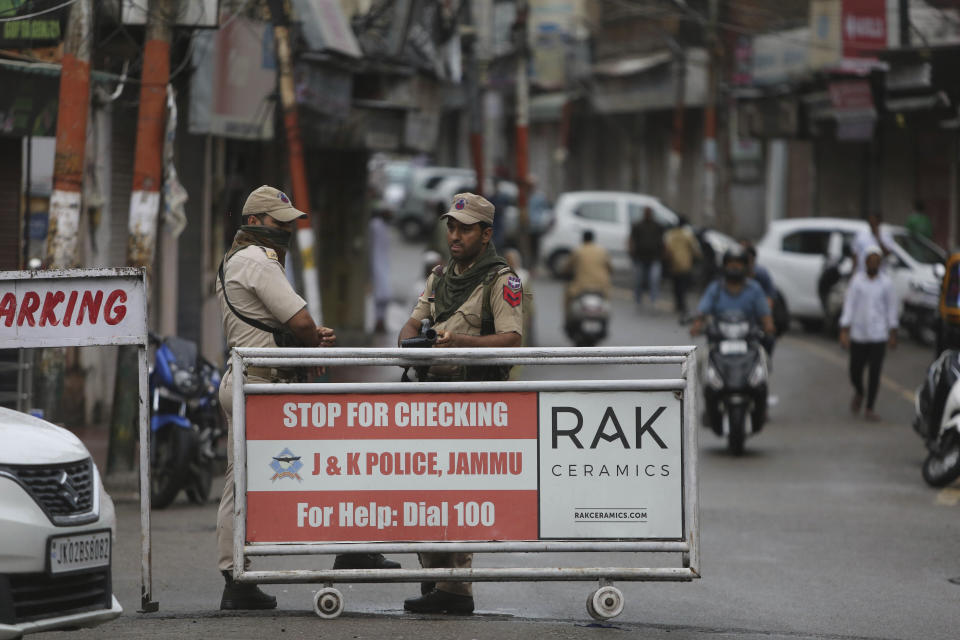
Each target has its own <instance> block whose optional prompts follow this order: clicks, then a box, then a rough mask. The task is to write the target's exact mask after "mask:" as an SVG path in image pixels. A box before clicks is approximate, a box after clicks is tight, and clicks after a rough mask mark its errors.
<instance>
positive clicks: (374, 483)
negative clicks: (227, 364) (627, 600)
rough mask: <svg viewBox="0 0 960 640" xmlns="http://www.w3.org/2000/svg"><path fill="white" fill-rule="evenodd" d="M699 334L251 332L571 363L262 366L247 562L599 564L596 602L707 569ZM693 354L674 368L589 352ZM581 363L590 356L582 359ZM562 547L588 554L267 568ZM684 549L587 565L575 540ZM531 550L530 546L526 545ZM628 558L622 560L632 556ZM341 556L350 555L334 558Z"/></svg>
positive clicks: (335, 600)
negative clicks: (511, 342)
mask: <svg viewBox="0 0 960 640" xmlns="http://www.w3.org/2000/svg"><path fill="white" fill-rule="evenodd" d="M695 362H696V360H695V348H694V347H690V346H676V347H590V348H562V347H546V348H525V349H507V348H490V349H402V348H395V349H351V348H309V349H308V348H303V349H300V348H292V349H277V348H239V349H234V350H233V353H232V356H231V366H232V368H233V371H243V370H245V368H246V367H276V368H282V369H287V370H289V369H290V368H294V367H336V366H345V365H346V366H351V367H354V366H404V367H411V366H412V367H415V368H419V369H421V370H423V369H424V368H426V367H427V366H431V365H439V364H443V365H449V364H468V365H471V366H472V365H476V366H488V365H510V366H516V365H524V366H528V365H529V366H535V365H564V366H565V370H566V371H570V372H571V375H570V376H569V379H567V380H555V379H546V380H506V381H450V382H431V381H424V382H349V383H347V382H344V383H309V382H303V383H301V382H247V381H245V380H244V376H240V375H236V376H234V377H233V402H232V409H233V412H232V416H233V422H232V429H233V434H232V435H233V440H232V442H233V463H234V470H235V474H234V482H235V491H236V493H235V498H236V499H235V501H234V514H233V515H234V520H233V524H234V527H233V579H234V580H236V581H238V582H242V583H258V582H271V583H301V582H303V583H306V582H309V583H326V586H325V587H324V588H322V589H320V590H319V591H317V592H316V593H315V595H314V611H315V612H316V613H317V615H319V616H320V617H324V618H334V617H337V616H338V615H340V613H341V612H342V611H343V602H344V598H343V594H342V593H340V591H338V590H337V589H335V588H334V587H333V583H334V582H436V581H460V582H477V581H498V580H537V581H539V580H599V582H600V584H599V588H597V589H596V590H595V591H593V592H592V594H591V595H590V597H589V598H588V599H587V611H588V612H589V613H590V615H591V616H593V617H595V618H598V619H603V620H605V619H609V618H611V617H614V616H616V615H618V614H619V612H620V611H621V610H622V609H623V593H622V592H621V591H620V590H618V589H617V588H615V587H614V586H613V585H612V583H611V581H612V580H644V581H657V580H659V581H690V580H694V579H697V578H699V577H700V559H699V558H700V543H699V541H700V527H699V510H698V506H697V503H698V492H697V472H696V469H697V432H696V429H695V428H694V426H695V425H694V423H693V422H692V420H691V417H692V416H696V415H697V410H696V398H697V396H698V393H699V387H698V379H697V375H696V366H695ZM650 364H657V365H680V375H679V376H677V377H666V378H640V379H637V378H634V377H625V378H620V379H613V380H596V379H581V378H578V377H577V376H578V374H577V371H578V366H575V365H595V366H597V365H599V366H601V367H604V369H603V370H604V371H606V368H605V367H607V365H631V366H633V365H650ZM580 370H582V369H580ZM426 552H430V553H470V552H482V553H518V552H519V553H537V552H544V553H562V554H565V555H563V557H564V558H571V565H573V566H556V565H555V564H554V561H553V560H551V561H550V564H549V566H543V565H542V564H541V566H521V567H516V566H496V567H485V566H480V567H477V566H469V567H450V566H446V567H443V566H436V565H434V566H429V567H423V566H421V567H414V568H408V567H406V566H404V567H401V568H399V569H398V568H391V569H388V568H364V569H357V568H339V569H338V568H332V569H325V568H321V567H318V566H316V565H315V564H311V565H310V566H305V567H300V568H295V569H291V568H276V567H272V568H271V567H268V568H262V569H250V568H248V567H247V561H248V558H250V557H252V556H257V557H280V556H298V555H326V554H342V553H358V554H363V553H426ZM597 552H624V553H632V552H637V553H657V554H668V557H669V558H672V560H673V562H676V561H677V560H679V565H680V566H654V567H650V566H623V565H622V564H620V565H618V566H612V567H611V566H603V565H598V566H597V565H595V566H583V564H576V563H575V562H574V561H573V559H572V556H570V555H567V554H578V553H586V554H593V553H597ZM524 557H527V556H524ZM620 558H621V560H620V561H621V562H622V556H621V557H620ZM334 566H335V567H336V564H334Z"/></svg>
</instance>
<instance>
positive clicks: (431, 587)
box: [420, 582, 437, 596]
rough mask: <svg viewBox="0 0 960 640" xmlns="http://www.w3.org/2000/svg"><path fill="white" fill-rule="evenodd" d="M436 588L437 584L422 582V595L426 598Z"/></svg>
mask: <svg viewBox="0 0 960 640" xmlns="http://www.w3.org/2000/svg"><path fill="white" fill-rule="evenodd" d="M436 588H437V583H436V582H421V583H420V595H422V596H425V595H427V594H428V593H430V592H431V591H433V590H434V589H436Z"/></svg>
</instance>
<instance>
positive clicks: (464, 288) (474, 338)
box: [400, 193, 523, 614]
mask: <svg viewBox="0 0 960 640" xmlns="http://www.w3.org/2000/svg"><path fill="white" fill-rule="evenodd" d="M494 213H495V212H494V206H493V205H492V204H491V203H490V202H489V201H488V200H486V199H485V198H483V197H482V196H479V195H476V194H473V193H460V194H457V195H455V196H454V197H453V203H452V204H451V206H450V209H449V210H448V211H447V213H445V214H444V215H443V216H441V220H442V221H445V222H446V227H447V245H448V246H449V248H450V262H449V263H448V264H447V265H446V266H440V267H437V268H436V269H435V270H434V271H433V273H432V274H430V276H429V277H428V278H427V282H426V285H425V288H424V291H423V293H422V294H421V295H420V298H419V299H418V300H417V304H416V306H415V307H414V309H413V313H412V314H411V316H410V319H409V320H407V323H406V324H405V325H404V326H403V328H402V329H401V330H400V340H404V339H406V338H412V337H414V336H416V335H417V334H418V333H419V332H420V328H421V322H422V321H423V320H424V319H430V320H431V321H432V323H433V328H434V329H436V331H437V341H436V346H437V347H447V348H457V347H460V348H463V347H468V348H470V347H486V348H489V347H501V348H503V347H508V348H515V347H519V346H520V345H521V341H522V334H523V287H522V284H521V282H520V278H519V276H517V274H516V273H514V271H513V270H512V269H511V268H510V267H509V266H508V265H507V262H506V260H505V259H504V258H502V257H501V256H500V255H498V254H497V251H496V248H495V247H494V245H493V242H492V241H491V240H492V236H493V219H494ZM508 375H509V369H508V368H504V367H496V366H472V367H470V366H462V365H434V366H432V367H430V368H429V370H428V371H427V374H426V379H427V380H428V381H436V382H444V381H454V380H505V379H506V378H507V376H508ZM472 562H473V554H471V553H421V554H420V563H421V564H422V565H423V566H424V567H425V568H435V567H454V568H469V567H470V566H471V565H472ZM420 591H421V596H420V597H418V598H410V599H408V600H405V601H404V603H403V608H404V609H406V610H407V611H413V612H417V613H454V614H469V613H472V612H473V608H474V604H473V590H472V587H471V584H470V583H469V582H437V583H432V582H424V583H421V587H420Z"/></svg>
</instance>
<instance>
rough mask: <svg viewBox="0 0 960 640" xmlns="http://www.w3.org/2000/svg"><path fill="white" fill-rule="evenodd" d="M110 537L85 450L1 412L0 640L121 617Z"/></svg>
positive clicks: (111, 521) (51, 429)
mask: <svg viewBox="0 0 960 640" xmlns="http://www.w3.org/2000/svg"><path fill="white" fill-rule="evenodd" d="M115 536H116V516H115V514H114V509H113V501H112V500H111V499H110V496H109V495H107V493H106V491H104V489H103V483H102V482H101V481H100V474H99V472H98V471H97V467H96V465H95V464H94V463H93V460H92V458H91V457H90V452H89V451H87V449H86V447H84V446H83V443H82V442H80V440H79V439H78V438H77V437H76V436H75V435H73V434H72V433H70V432H69V431H67V430H66V429H62V428H60V427H57V426H55V425H52V424H50V423H49V422H45V421H43V420H40V419H39V418H34V417H33V416H30V415H27V414H25V413H20V412H19V411H12V410H10V409H4V408H2V407H0V640H5V639H6V638H19V637H20V636H21V635H23V634H26V633H34V632H38V631H47V630H51V629H64V628H75V627H92V626H96V625H98V624H100V623H103V622H106V621H108V620H112V619H114V618H116V617H117V616H119V615H120V614H121V613H122V612H123V609H122V608H121V607H120V603H119V602H117V599H116V597H115V596H114V595H113V584H112V577H111V559H112V554H113V541H114V538H115Z"/></svg>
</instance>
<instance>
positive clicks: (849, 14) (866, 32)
mask: <svg viewBox="0 0 960 640" xmlns="http://www.w3.org/2000/svg"><path fill="white" fill-rule="evenodd" d="M886 11H887V4H886V2H884V0H843V9H842V15H841V23H840V30H841V34H842V36H841V37H842V38H843V56H844V57H845V58H863V57H868V58H870V57H874V54H875V53H876V52H877V51H879V50H881V49H885V48H886V47H887V14H886Z"/></svg>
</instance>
